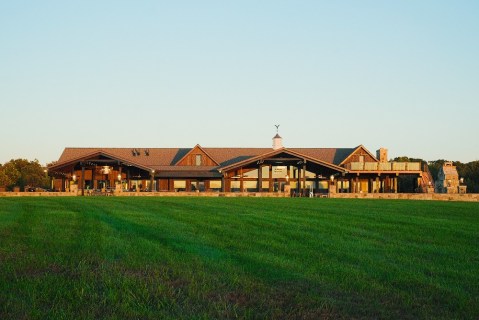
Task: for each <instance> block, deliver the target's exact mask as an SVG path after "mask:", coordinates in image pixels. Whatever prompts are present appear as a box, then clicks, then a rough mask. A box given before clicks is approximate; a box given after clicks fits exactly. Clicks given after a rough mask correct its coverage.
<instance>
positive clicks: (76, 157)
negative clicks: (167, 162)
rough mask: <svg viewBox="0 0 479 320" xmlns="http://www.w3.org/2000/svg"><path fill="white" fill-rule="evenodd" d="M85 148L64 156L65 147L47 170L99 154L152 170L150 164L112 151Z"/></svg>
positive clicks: (98, 155)
mask: <svg viewBox="0 0 479 320" xmlns="http://www.w3.org/2000/svg"><path fill="white" fill-rule="evenodd" d="M87 149H88V150H84V151H85V152H83V153H80V152H79V153H75V152H72V153H71V154H69V155H68V156H64V155H65V151H66V149H65V150H64V152H63V154H62V156H61V157H60V160H59V161H58V162H57V163H55V164H53V165H51V166H50V167H49V170H54V169H56V168H61V167H64V166H69V165H74V164H76V163H77V162H81V161H84V160H91V159H92V158H95V157H100V156H104V157H107V158H110V159H112V160H116V161H120V162H123V163H126V164H128V165H133V166H135V167H138V168H140V169H143V170H146V171H150V170H152V168H151V166H145V165H143V164H141V163H138V162H135V161H131V160H129V159H126V158H123V157H122V156H121V155H118V154H113V153H110V152H107V151H105V150H103V149H96V150H95V149H93V151H92V150H90V149H92V148H87ZM87 151H92V152H87ZM62 157H63V159H62Z"/></svg>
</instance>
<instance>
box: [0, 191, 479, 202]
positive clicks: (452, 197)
mask: <svg viewBox="0 0 479 320" xmlns="http://www.w3.org/2000/svg"><path fill="white" fill-rule="evenodd" d="M103 195H108V196H116V197H269V198H289V197H290V195H289V194H288V193H283V192H114V193H105V194H103ZM74 196H81V192H80V191H78V192H77V193H74V192H0V197H74ZM85 196H88V194H87V193H86V192H85ZM325 196H328V197H329V198H335V199H399V200H401V199H402V200H435V201H467V202H479V193H467V194H457V193H456V194H445V193H331V194H325Z"/></svg>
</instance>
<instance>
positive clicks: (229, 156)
mask: <svg viewBox="0 0 479 320" xmlns="http://www.w3.org/2000/svg"><path fill="white" fill-rule="evenodd" d="M191 149H192V148H65V150H64V151H63V153H62V155H61V156H60V159H59V160H58V162H56V163H55V166H59V165H61V164H63V163H68V162H70V161H74V160H80V159H82V158H83V157H88V156H89V155H91V154H94V153H97V152H104V153H106V154H109V155H112V156H115V157H118V158H120V159H122V160H124V161H127V162H130V163H131V164H132V165H135V164H136V165H139V166H142V167H148V168H151V169H154V170H165V171H166V170H178V168H180V166H174V164H175V163H177V162H178V161H179V160H180V159H181V158H183V157H184V156H185V155H186V154H187V153H188V152H189V151H190V150H191ZM202 149H203V150H204V151H205V152H207V153H208V154H209V155H210V156H211V157H212V158H213V159H214V160H215V161H216V162H217V163H219V164H220V167H225V166H229V165H232V164H235V163H237V162H241V161H244V160H247V159H249V158H254V157H257V156H259V155H262V154H266V153H269V152H271V151H273V150H272V148H202ZM355 149H356V148H288V150H291V151H294V152H296V153H300V154H303V155H305V156H308V157H310V158H314V159H317V160H320V161H323V162H328V163H331V164H334V165H339V164H340V163H341V162H342V161H343V160H344V159H346V158H347V157H348V156H349V155H350V154H351V153H352V152H353V151H354V150H355ZM135 151H138V152H139V155H134V152H135ZM145 151H147V152H148V155H146V153H145ZM173 168H174V169H173ZM212 168H213V167H212ZM185 169H186V168H185ZM210 169H211V168H206V167H194V168H191V167H189V169H188V170H201V171H204V170H210ZM180 170H184V169H180Z"/></svg>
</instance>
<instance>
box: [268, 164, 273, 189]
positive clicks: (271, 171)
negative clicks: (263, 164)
mask: <svg viewBox="0 0 479 320" xmlns="http://www.w3.org/2000/svg"><path fill="white" fill-rule="evenodd" d="M268 179H269V186H268V190H269V192H273V166H272V165H271V164H270V165H269V178H268Z"/></svg>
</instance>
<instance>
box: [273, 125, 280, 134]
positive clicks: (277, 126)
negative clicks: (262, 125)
mask: <svg viewBox="0 0 479 320" xmlns="http://www.w3.org/2000/svg"><path fill="white" fill-rule="evenodd" d="M274 126H275V127H276V133H278V129H279V124H275V125H274Z"/></svg>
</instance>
